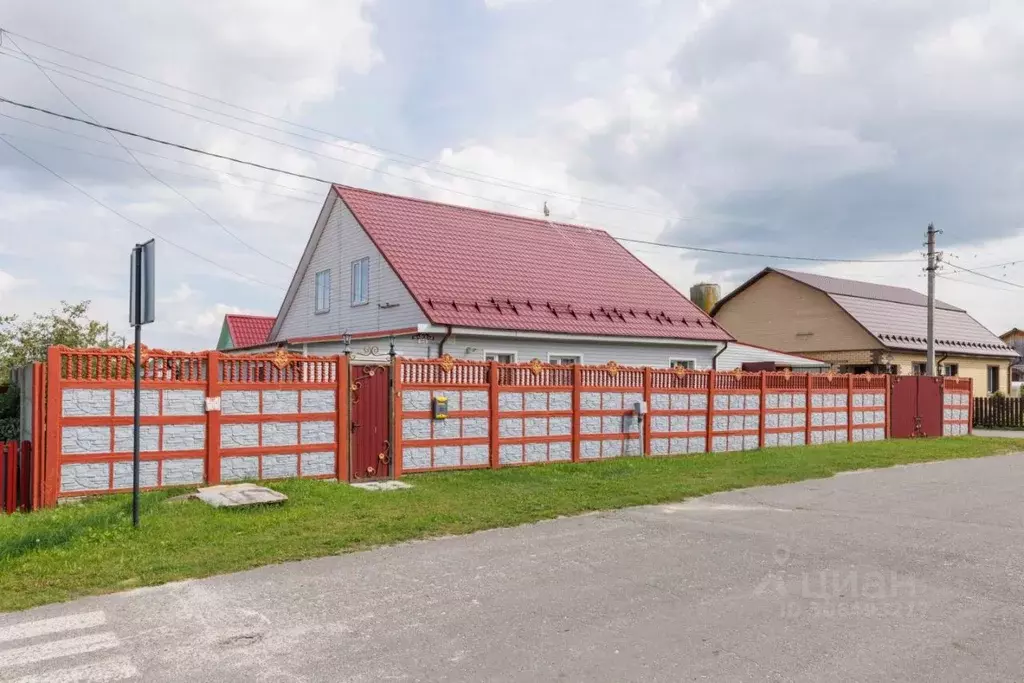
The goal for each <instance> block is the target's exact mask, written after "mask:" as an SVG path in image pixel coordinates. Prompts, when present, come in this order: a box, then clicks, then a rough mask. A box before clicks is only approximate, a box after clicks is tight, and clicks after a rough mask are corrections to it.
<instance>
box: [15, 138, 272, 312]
mask: <svg viewBox="0 0 1024 683" xmlns="http://www.w3.org/2000/svg"><path fill="white" fill-rule="evenodd" d="M0 142H2V143H4V144H5V145H7V146H8V147H10V148H11V149H13V150H14V151H15V152H17V153H18V154H20V155H21V156H23V157H25V158H26V159H28V160H29V161H31V162H32V163H33V164H35V165H36V166H38V167H40V168H41V169H43V170H44V171H46V172H47V173H49V174H50V175H52V176H53V177H55V178H57V180H60V181H61V182H62V183H64V184H66V185H68V186H69V187H71V188H72V189H73V190H75V191H76V192H79V193H80V194H83V195H85V196H86V197H88V198H89V199H91V200H92V201H93V202H95V203H96V204H99V205H100V206H102V207H103V208H104V209H106V210H107V211H109V212H110V213H112V214H114V215H115V216H117V217H118V218H120V219H122V220H124V221H126V222H128V223H131V224H132V225H134V226H135V227H137V228H140V229H141V230H145V231H146V232H148V233H149V234H150V235H152V236H153V237H156V238H157V239H159V240H161V241H163V242H166V243H167V244H169V245H171V246H172V247H175V248H176V249H180V250H181V251H183V252H185V253H186V254H190V255H192V256H194V257H196V258H197V259H199V260H201V261H206V262H207V263H209V264H210V265H212V266H215V267H216V268H217V270H219V271H221V270H223V271H227V272H229V273H232V274H234V275H237V276H238V277H240V278H243V279H245V280H250V281H251V282H255V283H257V284H261V285H264V286H266V287H270V288H272V289H276V290H278V291H281V292H283V291H284V289H282V288H281V287H278V286H277V285H272V284H270V283H269V282H264V281H263V280H260V279H258V278H254V277H252V276H250V275H245V274H243V273H240V272H238V271H237V270H233V269H231V268H229V267H227V266H225V265H224V264H222V263H217V262H216V261H213V260H211V259H208V258H206V257H205V256H203V255H202V254H199V253H197V252H194V251H192V250H191V249H189V248H188V247H184V246H182V245H180V244H178V243H177V242H173V241H171V240H169V239H167V238H166V237H164V236H163V235H161V234H160V233H158V232H156V231H155V230H153V229H152V228H147V227H146V226H145V225H143V224H142V223H139V222H138V221H135V220H132V219H131V218H129V217H128V216H125V215H124V214H123V213H121V212H120V211H118V210H117V209H115V208H113V207H112V206H110V205H108V204H106V203H104V202H103V201H101V200H99V199H97V198H96V197H94V196H93V195H91V194H89V193H88V192H87V191H85V190H84V189H82V188H81V187H79V186H78V185H75V184H74V183H73V182H71V181H70V180H68V179H67V178H65V177H64V176H62V175H61V174H59V173H57V172H56V171H54V170H53V169H52V168H50V167H49V166H47V165H46V164H44V163H43V162H41V161H39V160H38V159H36V158H35V157H33V156H32V155H30V154H29V153H28V152H25V151H24V150H22V149H20V148H18V147H17V146H16V145H15V144H14V143H13V142H11V141H10V140H8V139H7V138H0Z"/></svg>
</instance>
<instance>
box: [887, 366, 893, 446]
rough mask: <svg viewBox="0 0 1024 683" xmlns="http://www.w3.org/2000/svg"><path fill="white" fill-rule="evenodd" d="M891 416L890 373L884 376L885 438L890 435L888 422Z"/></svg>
mask: <svg viewBox="0 0 1024 683" xmlns="http://www.w3.org/2000/svg"><path fill="white" fill-rule="evenodd" d="M891 416H892V375H888V374H887V375H886V376H885V438H886V439H888V438H890V437H891V436H892V432H891V431H890V422H891Z"/></svg>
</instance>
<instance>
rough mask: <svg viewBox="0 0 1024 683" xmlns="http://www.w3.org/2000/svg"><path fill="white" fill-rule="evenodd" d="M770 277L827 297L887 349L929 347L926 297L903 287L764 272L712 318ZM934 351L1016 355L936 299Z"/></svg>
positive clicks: (772, 270)
mask: <svg viewBox="0 0 1024 683" xmlns="http://www.w3.org/2000/svg"><path fill="white" fill-rule="evenodd" d="M768 273H778V274H779V275H782V276H784V277H787V278H790V279H791V280H795V281H797V282H800V283H802V284H805V285H807V286H808V287H813V288H814V289H817V290H819V291H820V292H822V293H824V294H827V295H828V297H829V298H830V299H832V301H834V302H835V303H836V304H837V305H838V306H839V307H840V308H842V309H843V310H844V311H846V312H847V313H848V314H849V315H850V317H852V318H853V319H854V320H856V321H857V323H859V324H860V325H861V326H862V327H863V328H864V329H865V330H867V332H868V333H869V334H871V335H872V336H874V337H875V338H876V339H877V340H878V341H879V342H880V343H881V344H883V345H884V346H886V347H888V348H890V349H894V350H906V351H924V350H925V349H926V348H927V344H928V339H927V335H928V332H927V320H928V308H927V306H928V297H926V296H925V295H924V294H920V293H919V292H915V291H914V290H912V289H906V288H903V287H891V286H889V285H876V284H872V283H870V282H859V281H857V280H843V279H840V278H834V277H827V276H824V275H814V274H811V273H800V272H796V271H792V270H782V269H779V268H765V269H764V270H762V271H761V272H760V273H758V274H757V275H755V276H754V277H752V278H750V279H749V280H747V281H746V282H744V283H743V284H742V285H740V286H739V287H737V288H736V289H735V290H733V291H732V292H730V293H729V295H728V296H726V297H725V298H723V299H722V300H721V301H719V302H718V304H717V305H716V306H715V307H714V309H712V311H711V314H712V315H715V314H716V313H717V312H718V311H719V310H721V308H722V306H723V305H724V304H725V303H726V302H728V301H729V300H730V299H732V298H733V297H734V296H736V295H737V294H739V293H740V292H742V291H743V290H745V289H746V288H747V287H749V286H750V285H752V284H754V283H755V282H757V281H758V280H760V279H761V278H762V277H764V276H765V275H767V274H768ZM935 351H936V353H940V354H957V355H961V354H966V355H975V356H993V357H1000V358H1013V357H1016V356H1017V352H1016V351H1014V350H1013V349H1012V348H1010V347H1009V346H1007V345H1006V344H1005V343H1003V341H1002V340H1001V339H1000V338H999V337H997V336H996V335H994V334H993V333H992V332H991V331H989V330H988V329H987V328H985V326H984V325H982V324H981V323H979V322H978V321H977V320H975V319H974V318H972V317H971V316H970V315H969V314H968V313H967V311H965V310H963V309H962V308H957V307H956V306H953V305H952V304H947V303H945V302H942V301H938V300H936V302H935Z"/></svg>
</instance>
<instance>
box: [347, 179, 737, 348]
mask: <svg viewBox="0 0 1024 683" xmlns="http://www.w3.org/2000/svg"><path fill="white" fill-rule="evenodd" d="M334 189H335V191H336V192H337V193H338V195H339V196H340V197H341V198H342V200H344V202H345V203H346V204H347V205H348V207H349V209H350V210H351V211H352V213H353V214H354V215H355V217H356V219H357V220H358V221H359V223H360V224H361V225H362V226H363V228H364V229H365V230H366V232H367V234H369V236H370V238H371V239H372V240H373V242H374V243H375V244H376V246H377V248H378V249H379V250H380V251H381V253H382V254H383V255H384V258H385V259H387V261H388V263H389V264H390V265H391V267H392V268H393V269H394V270H395V272H396V273H397V274H398V277H399V278H401V280H402V282H403V283H404V284H405V286H406V287H407V288H408V289H409V292H410V293H411V294H412V296H413V298H415V299H416V301H417V303H418V304H419V305H420V307H421V308H422V309H423V311H424V312H425V313H426V315H427V317H428V318H429V319H430V321H431V322H433V323H435V324H439V325H457V326H460V327H461V326H464V327H483V328H494V329H503V330H523V331H534V332H555V333H568V334H587V335H601V336H633V337H662V338H672V339H695V340H710V341H723V340H731V339H732V337H731V336H730V335H729V333H728V332H726V331H725V330H724V329H722V328H721V327H719V326H718V325H717V324H716V323H715V322H714V321H713V320H712V319H711V318H710V317H709V316H708V315H706V314H705V313H704V312H703V311H702V310H701V309H700V308H698V307H697V306H695V305H694V304H692V303H691V302H690V300H689V299H687V298H686V297H684V296H683V295H682V294H680V293H679V292H678V291H676V290H675V289H674V288H673V287H672V286H671V285H669V284H668V283H667V282H665V281H664V280H663V279H661V278H660V277H659V276H658V275H657V274H655V273H654V271H652V270H651V269H650V268H648V267H647V266H646V265H644V264H643V263H642V262H641V261H639V260H638V259H637V258H636V257H634V256H633V255H632V254H631V253H630V252H629V251H627V250H626V249H625V248H624V247H623V246H622V245H621V244H619V243H618V242H616V241H615V240H614V239H613V238H612V237H611V236H610V235H609V234H608V233H606V232H604V231H603V230H594V229H591V228H585V227H581V226H576V225H569V224H565V223H555V222H550V221H545V220H537V219H531V218H525V217H522V216H512V215H507V214H501V213H495V212H491V211H483V210H480V209H472V208H468V207H462V206H452V205H448V204H439V203H436V202H430V201H425V200H421V199H413V198H410V197H399V196H396V195H388V194H382V193H379V192H371V191H369V190H362V189H356V188H351V187H344V186H335V188H334Z"/></svg>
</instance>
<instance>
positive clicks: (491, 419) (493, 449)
mask: <svg viewBox="0 0 1024 683" xmlns="http://www.w3.org/2000/svg"><path fill="white" fill-rule="evenodd" d="M487 382H488V385H487V408H488V413H487V434H488V436H489V437H490V439H489V444H488V449H489V451H488V455H489V456H490V459H491V460H490V462H491V469H498V468H499V467H501V459H500V457H499V455H500V448H499V446H500V443H499V438H498V361H496V360H492V361H491V362H490V363H489V364H488V365H487Z"/></svg>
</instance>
